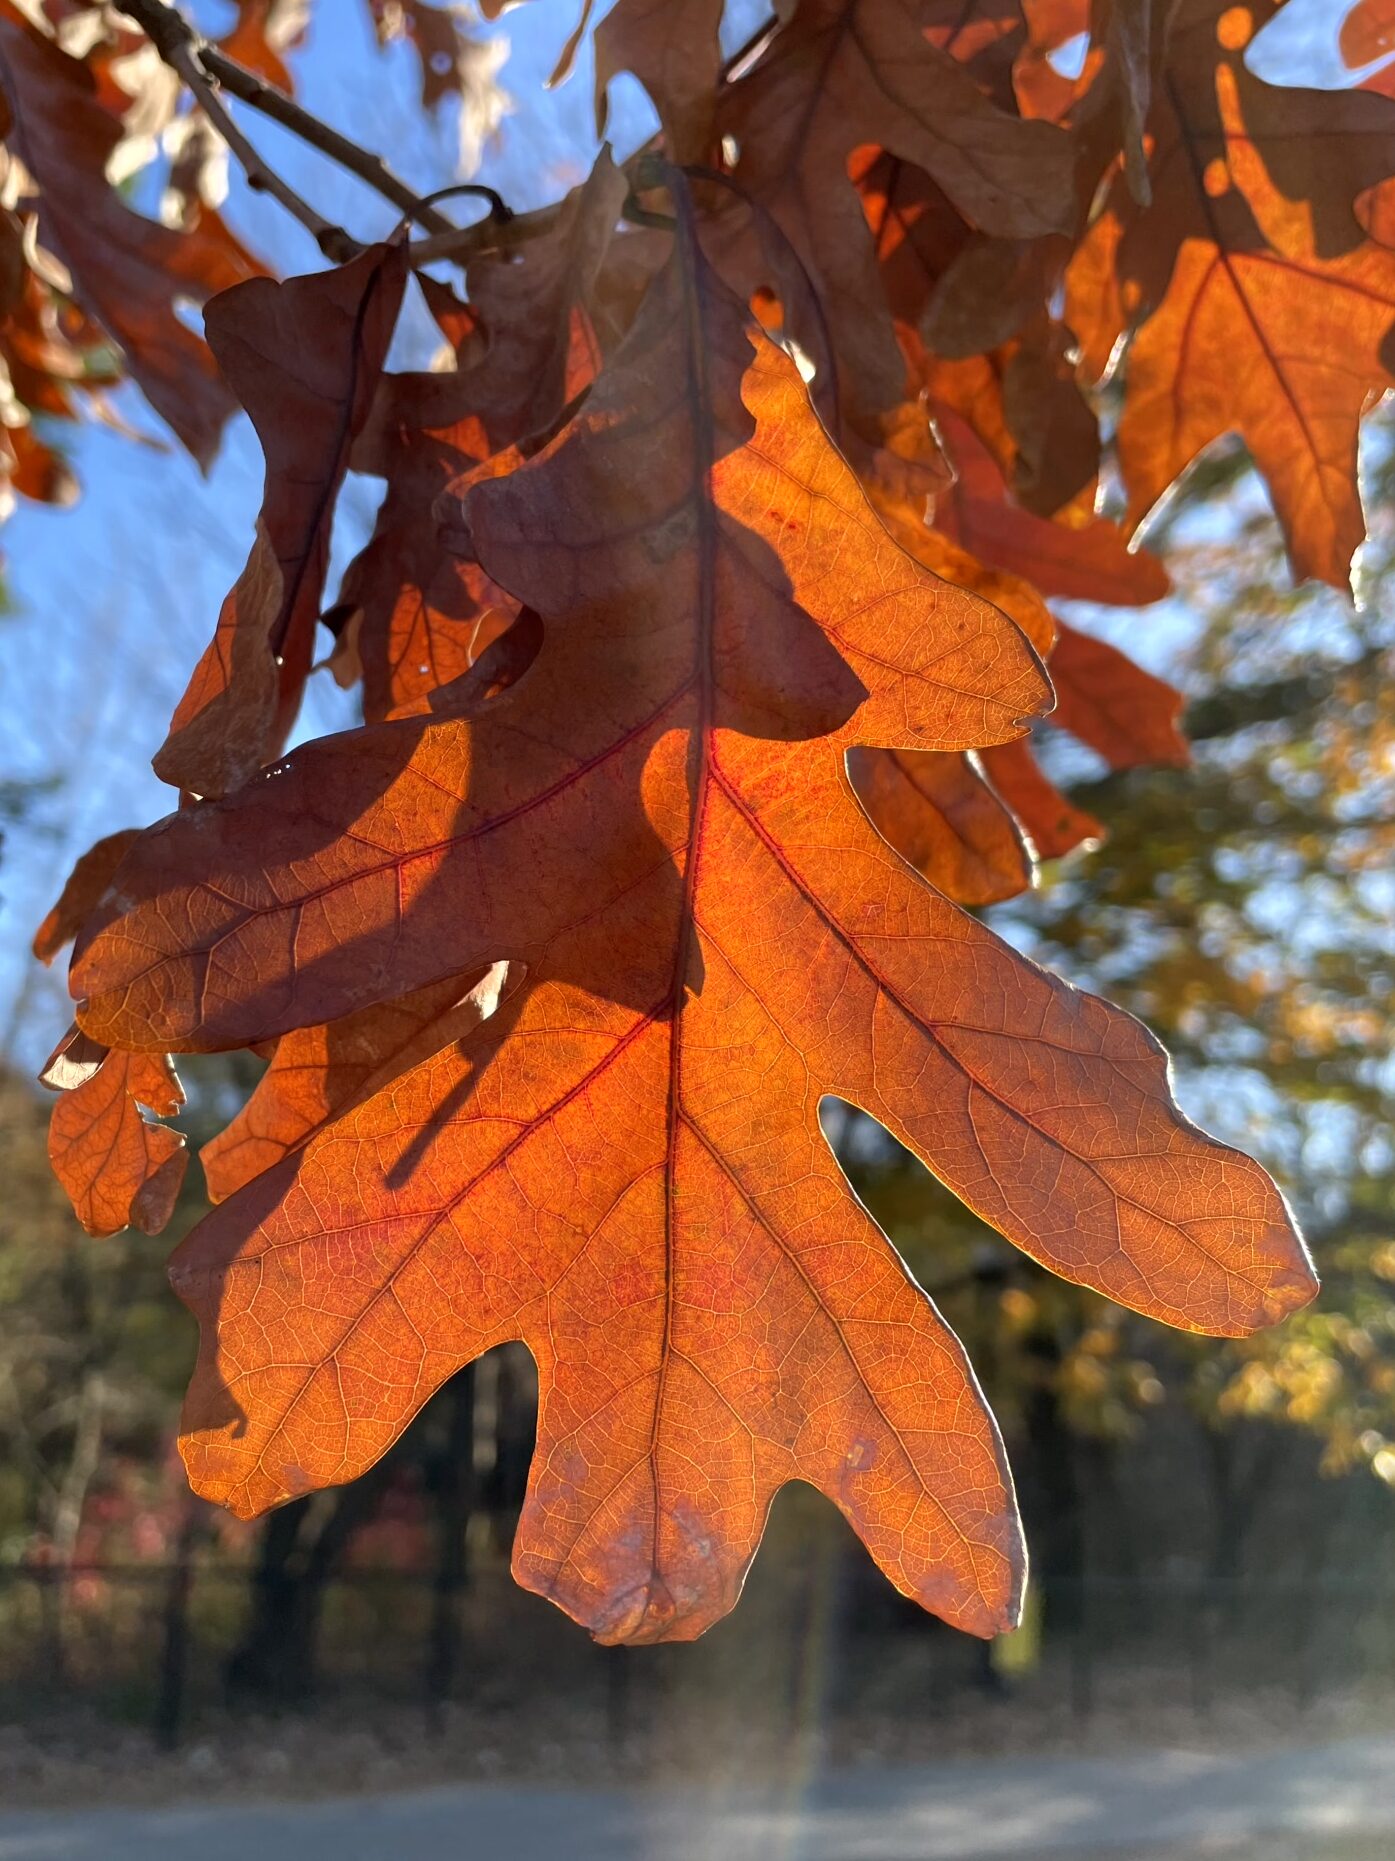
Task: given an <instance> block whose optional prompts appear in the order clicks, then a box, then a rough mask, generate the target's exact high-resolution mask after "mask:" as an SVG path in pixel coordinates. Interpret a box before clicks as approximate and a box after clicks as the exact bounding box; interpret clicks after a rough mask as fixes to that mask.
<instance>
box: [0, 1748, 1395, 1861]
mask: <svg viewBox="0 0 1395 1861" xmlns="http://www.w3.org/2000/svg"><path fill="white" fill-rule="evenodd" d="M1257 1838H1258V1839H1257ZM1283 1838H1287V1839H1286V1840H1285V1839H1283ZM1358 1838H1360V1839H1358ZM1290 1852H1291V1853H1292V1854H1293V1855H1294V1856H1295V1857H1300V1858H1301V1861H1322V1858H1324V1857H1327V1856H1331V1857H1332V1861H1348V1858H1349V1861H1378V1858H1380V1857H1384V1856H1387V1855H1388V1856H1392V1857H1395V1738H1390V1737H1382V1738H1364V1739H1348V1740H1344V1741H1342V1742H1341V1743H1339V1744H1331V1745H1322V1746H1310V1747H1303V1748H1295V1749H1290V1750H1285V1751H1279V1752H1270V1753H1267V1754H1265V1755H1263V1756H1249V1757H1240V1758H1226V1757H1211V1756H1205V1755H1201V1754H1197V1753H1195V1752H1187V1753H1183V1752H1164V1751H1159V1752H1150V1753H1142V1754H1139V1755H1136V1756H1133V1757H1128V1758H1115V1759H1106V1758H1097V1759H1096V1758H1092V1759H1077V1758H1035V1759H1028V1760H1023V1761H1020V1762H1018V1761H1010V1760H985V1761H975V1762H972V1763H970V1762H957V1763H953V1764H945V1765H942V1766H939V1767H936V1768H935V1769H933V1770H919V1771H900V1772H884V1773H880V1774H878V1775H857V1776H849V1777H843V1778H836V1779H832V1780H830V1781H828V1782H826V1783H824V1784H821V1785H819V1786H817V1787H815V1788H812V1789H810V1790H808V1791H806V1792H804V1793H802V1794H801V1795H800V1796H799V1797H798V1798H794V1799H791V1798H786V1799H784V1800H777V1799H774V1798H772V1797H770V1796H768V1795H767V1796H758V1795H754V1794H752V1795H742V1796H740V1797H728V1798H726V1799H725V1800H721V1801H716V1800H711V1799H704V1798H703V1797H702V1796H701V1795H700V1794H697V1793H693V1792H688V1793H682V1794H680V1793H677V1792H665V1793H663V1794H662V1795H660V1794H657V1793H656V1794H653V1795H648V1794H645V1793H644V1792H629V1793H624V1792H620V1791H594V1792H587V1791H576V1790H558V1789H547V1788H538V1789H522V1788H519V1787H518V1786H515V1785H497V1786H496V1785H477V1784H471V1785H460V1786H452V1787H448V1788H443V1789H436V1790H426V1791H417V1792H413V1793H410V1794H403V1795H400V1796H386V1797H374V1798H357V1799H354V1798H340V1799H337V1800H334V1801H330V1802H321V1803H271V1804H258V1805H247V1806H230V1805H226V1804H224V1805H216V1806H212V1807H208V1808H176V1809H157V1810H133V1809H112V1810H86V1809H75V1810H73V1811H71V1812H65V1811H52V1810H46V1811H30V1812H23V1813H17V1814H15V1813H11V1814H6V1813H4V1812H3V1811H0V1861H186V1858H187V1861H249V1858H250V1861H440V1858H441V1857H450V1861H473V1858H474V1857H476V1856H478V1857H480V1861H485V1858H486V1857H488V1858H489V1861H494V1858H495V1857H504V1858H505V1861H557V1857H559V1856H565V1857H567V1861H1007V1858H1009V1857H1014V1858H1020V1857H1027V1856H1032V1857H1036V1856H1045V1855H1064V1856H1072V1857H1075V1856H1079V1857H1082V1858H1084V1857H1090V1858H1091V1861H1108V1858H1110V1857H1117V1858H1118V1861H1123V1856H1124V1854H1125V1853H1127V1855H1128V1856H1130V1857H1132V1856H1135V1855H1137V1856H1138V1857H1139V1858H1140V1861H1149V1858H1150V1857H1156V1861H1179V1858H1180V1857H1191V1856H1197V1857H1210V1856H1232V1857H1244V1858H1246V1861H1248V1857H1249V1856H1250V1855H1251V1854H1254V1855H1256V1856H1258V1855H1261V1854H1263V1855H1266V1856H1269V1857H1270V1858H1271V1861H1281V1857H1283V1856H1286V1855H1287V1854H1289V1853H1290Z"/></svg>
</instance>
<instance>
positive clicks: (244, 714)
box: [154, 242, 407, 795]
mask: <svg viewBox="0 0 1395 1861" xmlns="http://www.w3.org/2000/svg"><path fill="white" fill-rule="evenodd" d="M406 276H407V273H406V257H405V249H404V247H403V245H402V244H401V243H400V242H395V243H393V244H390V245H379V246H371V247H369V249H368V250H367V251H366V252H364V253H363V254H362V255H361V256H360V257H359V258H356V259H354V260H353V261H352V262H351V263H350V264H348V265H343V266H340V267H339V268H338V269H337V270H334V271H324V272H314V273H312V274H311V275H309V276H308V277H303V278H288V279H286V280H285V281H284V282H283V283H279V284H278V283H274V282H273V281H272V280H271V279H269V278H257V279H253V280H252V281H250V282H249V283H247V284H245V285H241V286H239V287H238V288H237V289H236V290H233V291H229V292H227V293H225V294H224V295H223V296H221V297H219V298H217V299H216V300H215V301H214V302H213V303H212V304H210V306H209V309H208V317H207V328H208V335H209V341H210V343H211V344H212V346H213V351H214V353H215V355H216V356H217V357H218V363H219V366H220V367H221V369H222V371H223V374H224V376H225V377H226V379H227V380H228V381H229V382H230V383H231V384H232V386H233V387H234V388H235V389H236V391H237V393H238V395H239V396H240V398H241V399H242V402H243V404H244V406H245V407H246V408H247V411H248V413H249V414H250V415H251V417H252V424H253V426H254V427H255V428H256V430H257V434H258V437H259V438H260V440H261V442H262V450H263V452H264V453H265V455H266V478H265V483H264V486H263V490H262V508H261V513H260V515H259V517H258V519H257V530H256V537H255V540H254V542H253V544H252V550H251V554H250V555H249V556H248V558H247V564H246V567H245V568H244V569H243V571H242V574H241V575H240V576H239V578H238V580H237V582H236V584H235V585H234V587H233V589H232V591H231V593H230V594H229V595H228V597H227V600H226V601H225V602H224V603H223V608H222V612H221V613H220V614H219V616H218V625H217V628H216V630H215V632H214V635H213V639H212V640H211V642H210V643H209V645H208V647H207V649H206V650H205V652H204V655H203V657H202V658H201V659H200V661H199V663H198V665H197V666H196V667H195V669H194V674H193V677H192V678H191V680H190V682H189V687H188V690H187V691H186V692H185V693H184V696H183V697H182V698H181V699H180V701H179V703H178V705H177V706H176V708H175V712H174V716H173V718H172V719H171V721H170V731H169V735H168V736H167V737H166V739H165V742H164V744H163V746H162V747H161V749H160V750H159V751H158V752H157V754H156V756H155V758H154V766H155V773H156V774H157V775H158V776H160V777H161V778H162V779H163V780H164V781H166V782H169V783H170V784H172V785H173V786H174V787H177V788H184V789H187V790H189V791H191V792H192V793H194V794H198V795H224V794H227V793H228V791H229V790H230V789H234V788H236V787H238V786H239V785H240V784H241V783H242V782H245V781H246V780H247V778H248V777H249V776H250V775H252V774H253V773H254V772H255V771H256V770H258V769H260V768H261V767H262V766H263V765H264V764H265V763H267V762H270V761H271V760H272V758H273V757H275V756H276V755H277V754H278V752H279V751H280V749H281V747H282V746H283V744H284V742H285V739H286V733H287V731H288V730H289V729H290V727H291V725H292V723H293V722H294V721H295V715H296V712H297V710H298V709H299V706H300V699H301V694H302V691H303V689H304V684H305V679H306V675H307V674H308V672H309V670H310V661H311V657H312V654H313V649H314V640H315V627H316V623H317V621H318V618H319V612H320V606H321V603H322V600H323V595H324V581H325V571H326V568H327V567H328V563H329V546H330V535H331V530H332V527H333V523H334V507H335V500H336V498H337V497H338V494H339V487H340V485H341V484H342V483H343V480H344V475H345V473H346V471H347V470H348V466H349V456H350V452H351V449H352V447H353V442H354V439H355V438H356V436H357V434H358V433H359V432H360V430H361V429H362V427H363V425H364V423H365V422H366V420H367V418H368V414H369V410H370V408H371V406H372V403H373V396H374V393H375V391H376V389H377V385H378V378H379V375H380V374H381V371H382V366H383V362H384V360H385V358H386V355H387V349H388V344H389V342H390V340H391V338H392V331H393V327H394V324H395V323H396V320H397V311H398V307H399V305H400V303H401V300H402V292H403V289H404V287H405V284H406Z"/></svg>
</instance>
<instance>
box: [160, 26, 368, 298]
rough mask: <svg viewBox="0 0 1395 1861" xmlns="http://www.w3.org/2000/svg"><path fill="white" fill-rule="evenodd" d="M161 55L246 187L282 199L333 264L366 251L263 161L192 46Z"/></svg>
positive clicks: (161, 50) (341, 262) (183, 45)
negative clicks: (236, 163) (237, 168)
mask: <svg viewBox="0 0 1395 1861" xmlns="http://www.w3.org/2000/svg"><path fill="white" fill-rule="evenodd" d="M136 4H139V0H136ZM133 17H134V15H133ZM160 55H161V57H162V58H163V59H164V61H165V63H166V64H167V65H168V66H169V67H170V69H171V70H172V71H173V72H175V74H176V75H177V76H178V77H181V78H183V80H184V82H185V83H186V84H187V85H188V87H189V89H190V91H191V92H192V94H193V96H194V99H195V101H196V102H197V103H198V104H199V105H200V106H201V108H202V109H203V112H204V115H205V116H207V118H208V120H209V122H210V123H211V124H212V125H213V127H214V128H215V129H216V130H217V132H218V134H219V135H220V136H221V137H222V138H223V140H224V142H226V143H227V145H228V147H229V148H230V149H231V150H232V152H233V154H234V155H235V156H236V157H237V159H238V161H239V162H240V163H241V165H242V171H243V173H244V174H245V175H246V177H247V185H248V186H249V187H250V188H252V189H253V190H254V191H255V192H256V193H259V194H269V195H270V196H271V197H272V199H273V200H279V201H280V203H281V205H282V206H283V207H284V208H285V209H286V211H287V212H288V213H290V214H291V215H293V217H294V218H295V219H297V220H299V221H300V223H301V225H302V226H303V227H305V229H306V230H307V232H309V234H310V235H311V237H312V238H313V239H314V241H315V244H316V245H317V246H318V247H319V248H320V251H321V252H322V253H323V254H324V256H325V257H326V258H327V259H329V260H330V262H331V263H332V264H335V265H343V264H345V263H346V262H347V261H348V260H349V259H351V258H355V257H357V255H358V254H359V253H360V252H361V251H362V250H363V247H362V246H361V245H360V244H359V242H358V240H357V239H354V238H353V237H352V236H351V235H350V234H349V233H347V232H345V230H344V228H343V227H342V226H336V225H335V224H334V223H333V222H332V221H331V220H327V219H325V217H324V215H323V214H321V213H318V212H317V211H316V210H315V208H314V207H312V206H311V205H310V203H309V201H307V200H305V199H303V198H302V197H301V196H300V195H299V194H297V193H296V191H295V189H294V188H293V187H292V186H291V185H290V184H289V182H287V181H283V180H282V179H281V177H280V175H279V174H277V173H276V171H275V169H274V168H272V167H270V166H269V165H268V164H267V163H266V162H264V161H263V160H262V158H261V156H260V155H259V154H258V153H257V151H256V149H255V148H253V146H252V144H251V143H250V142H249V141H248V140H247V138H246V136H244V135H243V133H242V131H241V130H240V129H239V128H238V126H237V124H236V123H235V122H234V121H233V119H232V117H231V116H230V115H229V114H228V111H227V109H226V107H225V106H224V103H223V100H222V98H221V97H220V96H219V95H218V90H217V86H216V85H215V84H213V83H212V81H211V80H210V79H209V77H208V75H207V73H206V72H205V71H204V69H203V66H202V65H201V63H200V62H199V59H198V57H197V55H196V53H195V51H194V48H193V46H192V45H190V44H182V45H181V44H175V45H171V47H170V49H169V50H168V51H166V50H165V49H164V48H163V47H161V48H160Z"/></svg>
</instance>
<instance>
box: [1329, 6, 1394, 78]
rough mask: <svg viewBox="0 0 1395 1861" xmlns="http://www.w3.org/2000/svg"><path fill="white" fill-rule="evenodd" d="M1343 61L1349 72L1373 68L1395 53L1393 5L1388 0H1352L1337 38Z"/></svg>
mask: <svg viewBox="0 0 1395 1861" xmlns="http://www.w3.org/2000/svg"><path fill="white" fill-rule="evenodd" d="M1337 43H1338V45H1339V46H1340V47H1341V53H1342V58H1343V61H1344V62H1345V63H1346V65H1347V66H1348V68H1349V69H1350V70H1352V71H1359V70H1360V69H1361V67H1362V66H1363V65H1373V64H1374V63H1375V62H1376V60H1377V59H1378V58H1388V57H1389V56H1390V54H1391V53H1392V52H1395V5H1392V4H1391V0H1353V4H1352V7H1351V11H1350V12H1349V13H1348V14H1347V15H1346V18H1345V19H1343V21H1342V28H1341V31H1340V33H1339V34H1338V37H1337Z"/></svg>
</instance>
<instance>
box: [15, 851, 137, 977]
mask: <svg viewBox="0 0 1395 1861" xmlns="http://www.w3.org/2000/svg"><path fill="white" fill-rule="evenodd" d="M139 836H140V829H139V828H138V827H123V828H121V829H120V830H119V832H117V833H114V834H105V835H103V837H102V838H101V839H100V840H98V841H97V842H96V843H95V844H94V845H93V846H90V847H89V848H88V849H87V851H86V852H85V853H84V854H83V855H82V857H81V859H79V860H78V862H77V864H76V865H75V866H74V867H73V870H72V871H71V872H70V873H69V874H68V877H67V879H66V880H65V882H64V885H63V890H62V891H61V892H60V893H59V894H58V899H57V902H56V903H55V904H54V906H53V908H52V910H51V911H49V912H48V914H47V916H46V917H45V918H44V921H43V923H42V924H41V925H40V926H39V928H38V930H37V931H35V933H34V943H33V951H34V954H35V956H37V957H38V959H39V961H40V962H41V963H51V962H52V961H53V959H54V957H55V956H57V954H58V952H59V951H60V950H61V949H63V948H64V947H65V946H66V945H67V944H70V943H71V942H72V941H73V939H74V937H76V936H77V934H78V932H79V931H80V930H81V929H82V926H83V923H84V921H85V920H86V919H87V918H89V917H90V916H91V914H92V913H93V911H95V910H96V908H97V906H98V905H99V904H100V903H101V901H102V898H103V895H104V894H105V892H106V890H107V887H108V886H109V885H110V884H111V882H112V880H113V878H114V877H115V876H116V871H117V868H118V867H119V866H120V864H121V862H122V860H123V859H125V857H126V855H127V853H128V852H129V851H130V849H131V846H132V844H133V843H134V842H135V841H136V840H137V839H138V838H139Z"/></svg>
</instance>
